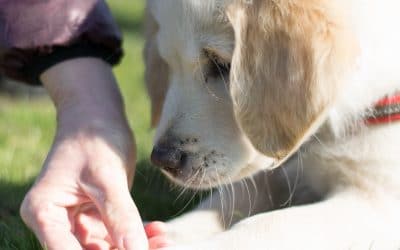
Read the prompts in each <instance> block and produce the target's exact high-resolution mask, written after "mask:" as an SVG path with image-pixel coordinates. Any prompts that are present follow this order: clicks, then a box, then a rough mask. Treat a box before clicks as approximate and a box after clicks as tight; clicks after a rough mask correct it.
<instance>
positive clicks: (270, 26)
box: [227, 0, 358, 159]
mask: <svg viewBox="0 0 400 250" xmlns="http://www.w3.org/2000/svg"><path fill="white" fill-rule="evenodd" d="M332 2H337V1H332V0H290V1H289V0H268V1H267V0H251V1H246V0H237V1H236V2H235V3H233V4H232V5H230V6H228V8H227V12H228V17H229V20H230V22H231V23H232V25H233V28H234V32H235V50H234V54H233V59H232V68H231V76H230V78H231V82H230V84H231V85H230V86H231V95H232V98H233V102H234V110H235V115H236V118H237V120H238V122H239V124H240V126H241V128H242V129H243V131H244V132H245V133H246V135H247V136H248V137H249V139H250V140H251V142H252V143H253V145H254V146H255V147H256V148H257V149H258V150H259V151H261V152H262V153H264V154H266V155H268V156H272V157H275V158H277V159H283V158H285V157H287V156H288V154H290V153H291V152H293V151H294V150H297V149H298V147H299V146H300V144H301V143H303V142H304V140H306V139H307V135H310V134H311V133H313V132H315V130H316V129H317V128H318V127H319V126H320V124H321V123H322V122H323V120H324V119H325V115H324V114H325V113H326V111H327V109H328V108H329V107H330V106H331V105H332V103H333V102H334V100H335V96H336V93H337V90H338V89H339V88H340V85H341V83H342V82H343V79H344V77H345V75H346V72H349V69H350V67H353V65H354V62H355V58H356V55H357V53H358V50H357V46H356V42H355V41H354V40H353V38H352V36H351V35H349V32H347V28H346V27H345V25H344V23H346V21H345V20H346V17H345V16H346V15H345V13H344V12H341V10H340V6H334V4H333V3H332Z"/></svg>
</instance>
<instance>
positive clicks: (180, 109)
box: [145, 0, 400, 250]
mask: <svg viewBox="0 0 400 250" xmlns="http://www.w3.org/2000/svg"><path fill="white" fill-rule="evenodd" d="M399 9H400V3H399V2H398V1H397V0H382V1H379V2H378V1H367V0H347V1H344V0H149V1H148V6H147V14H148V32H147V44H146V50H145V59H146V65H147V69H146V80H147V84H148V86H149V88H148V89H149V93H150V97H151V99H152V104H153V117H154V118H153V125H156V124H158V128H157V133H156V138H155V146H154V149H153V152H152V156H151V157H152V161H153V163H154V164H155V165H157V166H159V167H160V168H161V169H162V172H164V173H165V174H166V175H167V176H168V177H169V178H170V179H171V180H173V181H174V182H176V183H178V184H181V185H183V186H185V187H190V188H194V189H205V188H212V187H220V188H219V192H218V194H214V195H213V196H211V197H210V198H209V200H207V201H206V202H203V203H202V204H201V205H200V206H199V208H198V209H196V210H195V211H192V212H190V213H188V214H186V215H184V216H182V217H180V218H177V219H175V220H173V221H171V222H170V223H169V230H170V236H171V237H172V238H174V240H175V241H176V242H177V243H178V244H177V246H176V247H171V248H170V249H207V250H210V249H221V250H225V249H226V250H228V249H229V250H231V249H335V250H336V249H399V248H400V237H399V234H398V228H399V227H400V212H399V211H400V94H399V93H400V92H399V91H400V64H399V63H398V60H399V58H400V32H398V31H397V30H398V27H397V26H398V25H399V24H400V14H399V13H398V10H399ZM161 110H162V112H161ZM160 115H161V118H160ZM282 165H283V166H282ZM279 166H280V168H277V167H279ZM250 176H253V179H246V178H247V177H250Z"/></svg>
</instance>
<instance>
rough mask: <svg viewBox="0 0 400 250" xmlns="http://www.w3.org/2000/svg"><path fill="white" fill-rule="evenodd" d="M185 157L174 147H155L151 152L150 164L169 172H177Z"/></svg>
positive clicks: (183, 153) (184, 154)
mask: <svg viewBox="0 0 400 250" xmlns="http://www.w3.org/2000/svg"><path fill="white" fill-rule="evenodd" d="M186 157H187V155H186V153H185V152H183V151H182V150H180V149H178V148H175V147H165V146H155V147H154V149H153V151H152V152H151V162H152V163H153V164H154V165H156V166H158V167H161V168H163V169H165V170H167V171H169V172H172V173H173V172H177V171H179V169H181V168H182V167H183V165H184V162H185V159H186Z"/></svg>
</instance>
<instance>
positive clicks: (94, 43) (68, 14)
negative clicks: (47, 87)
mask: <svg viewBox="0 0 400 250" xmlns="http://www.w3.org/2000/svg"><path fill="white" fill-rule="evenodd" d="M122 55H123V51H122V36H121V32H120V31H119V29H118V27H117V25H116V23H115V20H114V19H113V17H112V15H111V12H110V10H109V8H108V6H107V4H106V3H105V1H103V0H0V72H1V74H4V75H6V76H8V77H10V78H13V79H16V80H19V81H23V82H26V83H30V84H40V80H39V76H40V74H41V73H42V72H43V71H45V70H46V69H48V68H49V67H51V66H53V65H55V64H57V63H59V62H61V61H64V60H67V59H70V58H76V57H98V58H102V59H103V60H105V61H106V62H108V63H110V64H111V65H114V64H116V63H118V62H119V60H120V59H121V57H122Z"/></svg>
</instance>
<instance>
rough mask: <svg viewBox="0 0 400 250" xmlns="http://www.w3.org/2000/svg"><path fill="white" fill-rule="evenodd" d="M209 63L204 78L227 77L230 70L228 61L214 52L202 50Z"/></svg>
mask: <svg viewBox="0 0 400 250" xmlns="http://www.w3.org/2000/svg"><path fill="white" fill-rule="evenodd" d="M204 53H205V55H206V57H207V59H208V60H209V63H208V65H207V71H206V79H208V78H210V77H211V78H223V79H225V80H226V79H227V78H228V76H229V72H230V70H231V64H230V62H227V61H225V60H224V59H222V58H221V57H219V56H218V55H216V54H215V53H213V52H211V51H208V50H205V51H204Z"/></svg>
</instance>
